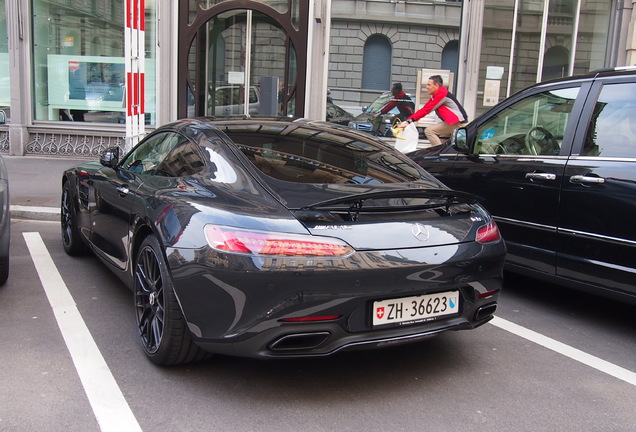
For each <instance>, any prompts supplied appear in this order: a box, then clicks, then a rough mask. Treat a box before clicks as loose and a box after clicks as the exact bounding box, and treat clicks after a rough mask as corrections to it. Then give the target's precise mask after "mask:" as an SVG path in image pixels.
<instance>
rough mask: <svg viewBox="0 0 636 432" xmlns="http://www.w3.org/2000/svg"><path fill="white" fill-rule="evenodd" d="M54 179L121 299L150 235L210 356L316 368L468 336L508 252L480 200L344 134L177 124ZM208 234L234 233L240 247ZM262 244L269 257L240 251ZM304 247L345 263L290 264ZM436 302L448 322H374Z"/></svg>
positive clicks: (320, 126)
mask: <svg viewBox="0 0 636 432" xmlns="http://www.w3.org/2000/svg"><path fill="white" fill-rule="evenodd" d="M63 182H64V183H65V184H66V185H71V187H70V194H71V195H72V196H73V198H74V199H75V200H77V208H78V214H77V218H76V220H77V224H78V225H79V226H78V231H79V232H80V233H81V234H82V239H83V240H84V241H85V242H86V243H87V244H88V245H89V246H90V248H91V249H92V250H93V251H94V252H95V253H96V255H97V256H98V257H99V258H100V259H102V260H103V261H104V262H105V263H106V264H108V266H109V267H110V268H111V269H112V270H113V271H115V273H116V274H118V276H119V277H121V279H122V280H123V281H125V282H126V283H127V284H128V285H129V286H131V287H133V286H134V285H135V280H136V279H138V278H139V277H140V274H139V268H138V267H139V266H138V263H137V262H136V258H135V257H137V256H138V251H139V248H140V245H141V244H142V242H143V241H144V238H146V237H148V236H149V235H154V236H156V237H157V238H158V239H159V244H160V245H161V248H162V254H163V255H164V256H165V262H166V264H167V268H168V272H169V275H170V286H171V288H172V289H173V290H174V294H175V296H176V298H177V299H178V305H179V309H180V313H181V314H182V315H183V318H184V321H185V323H186V325H187V328H188V330H189V333H190V334H191V337H192V339H193V341H194V342H195V343H196V344H197V345H198V346H200V347H203V348H204V349H206V350H208V351H211V352H219V353H227V354H233V355H243V356H252V357H296V356H321V355H327V354H331V353H334V352H336V351H339V350H343V349H353V348H357V347H362V346H382V345H391V344H394V343H401V342H411V341H415V340H419V339H421V338H424V337H428V336H430V335H433V334H436V333H438V332H441V331H445V330H450V329H452V330H459V329H468V328H474V327H477V326H479V325H481V324H483V323H485V322H487V321H488V320H490V319H491V318H492V314H493V313H494V311H495V309H496V304H497V298H498V293H499V290H500V289H501V281H502V279H501V272H502V266H503V257H504V254H505V245H504V242H503V240H502V239H501V238H500V237H499V235H498V232H497V231H496V225H494V223H493V222H492V220H491V218H490V215H489V214H488V213H487V212H486V211H485V210H484V209H483V207H482V206H481V205H480V204H479V203H478V202H477V199H476V198H475V197H473V196H471V195H468V194H462V193H459V192H455V191H451V190H449V189H448V188H447V187H446V186H445V185H443V184H442V183H440V182H439V181H438V180H436V179H435V178H434V177H433V176H431V175H429V174H428V173H426V172H425V171H424V170H422V169H421V168H419V167H418V166H417V165H416V164H414V163H413V162H412V161H410V160H409V159H408V158H407V157H405V156H404V155H402V154H400V153H398V152H396V151H395V150H394V149H393V148H392V147H391V146H388V145H386V144H384V143H383V142H381V141H380V140H376V139H374V138H372V137H370V136H369V135H368V134H363V133H359V132H356V131H353V130H351V129H349V128H347V127H342V126H337V125H330V124H327V123H322V122H309V121H303V120H296V121H293V120H289V119H276V120H275V119H251V120H246V119H235V120H231V119H226V120H217V121H210V120H206V119H197V120H183V121H180V122H176V123H173V124H170V125H166V126H164V127H162V128H159V129H158V130H156V131H155V132H153V133H151V134H150V135H149V136H148V137H146V138H145V139H144V140H143V141H142V142H141V143H140V144H139V145H138V146H136V147H135V148H133V149H132V150H131V151H130V152H129V153H128V154H126V155H124V156H123V157H122V158H121V160H120V161H119V162H118V163H117V164H116V165H115V166H104V165H100V164H95V163H87V164H83V165H81V166H78V167H74V168H72V169H69V170H67V171H66V172H65V173H64V178H63ZM209 227H214V228H215V229H216V228H217V227H221V229H222V230H226V231H228V232H234V230H237V232H238V234H237V237H236V239H234V240H232V241H233V242H234V243H232V244H231V245H235V246H236V247H237V248H239V249H240V250H238V249H237V250H233V249H228V248H226V247H232V246H231V245H230V246H227V244H226V245H221V246H218V245H217V244H216V243H214V242H213V241H212V240H210V238H209V237H208V235H209ZM492 232H494V233H495V235H494V236H493V237H489V238H487V239H485V240H483V241H482V240H478V239H479V238H480V236H482V235H484V234H485V235H488V233H492ZM269 235H271V236H273V237H274V238H275V240H274V242H273V243H274V246H275V247H278V248H279V249H278V250H279V252H277V253H269V254H268V253H263V254H261V253H255V252H250V251H248V250H246V248H245V247H244V246H245V245H252V244H253V243H256V244H257V245H258V247H261V246H262V244H264V243H265V242H266V241H267V240H263V238H265V237H267V236H269ZM278 236H280V237H281V238H282V239H281V240H276V239H277V238H278ZM299 238H300V239H307V243H308V244H313V243H322V242H326V243H330V244H337V245H341V246H342V250H343V251H344V252H343V253H341V254H338V253H334V254H331V253H327V254H325V255H320V254H317V253H313V252H312V253H309V254H308V255H304V254H302V253H297V252H294V251H296V250H297V249H295V245H296V243H295V242H297V240H296V239H299ZM481 238H483V237H481ZM254 239H256V240H254ZM302 247H305V244H304V243H303V246H302ZM434 293H442V295H446V294H447V293H448V296H452V298H453V300H452V302H453V304H454V305H455V306H456V307H457V308H456V309H454V312H452V313H449V314H446V315H441V316H432V317H428V316H426V317H423V315H421V314H420V313H418V311H417V310H416V309H417V308H415V309H412V310H411V313H412V314H413V315H411V316H413V318H412V319H410V318H409V319H406V317H405V319H404V320H402V321H400V322H396V323H395V324H386V325H381V326H374V325H373V324H372V315H373V314H374V313H380V312H379V311H374V309H373V308H374V306H373V305H374V302H378V301H380V300H392V299H401V298H405V297H409V298H410V297H413V298H417V299H419V298H420V297H418V296H426V295H428V294H434ZM427 298H428V297H422V299H424V300H425V299H427ZM424 300H422V301H424ZM156 301H158V300H157V299H156V298H155V297H154V296H151V297H150V303H151V304H152V305H154V304H155V302H156ZM414 301H415V300H414ZM456 301H457V302H458V305H457V303H455V302H456ZM396 304H397V302H396ZM423 305H424V304H423V303H422V304H421V305H419V306H418V307H419V308H420V312H421V311H422V310H423V308H424V309H425V307H424V306H423ZM414 307H415V306H414ZM396 313H397V312H396ZM400 313H402V312H400ZM404 313H406V312H404ZM298 319H299V320H300V321H296V320H298Z"/></svg>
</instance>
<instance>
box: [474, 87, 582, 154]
mask: <svg viewBox="0 0 636 432" xmlns="http://www.w3.org/2000/svg"><path fill="white" fill-rule="evenodd" d="M578 92H579V87H573V88H566V89H559V90H551V91H545V92H542V93H538V94H534V95H530V96H528V97H526V98H524V99H522V100H520V101H518V102H516V103H514V104H512V105H510V106H509V107H507V108H505V109H503V110H502V111H501V112H499V113H498V114H497V115H495V116H493V117H492V118H491V119H489V120H488V121H487V122H485V123H483V124H482V125H480V126H479V127H478V129H477V135H476V136H477V139H476V142H475V147H474V153H476V154H504V155H505V154H507V155H558V154H559V152H560V150H561V144H562V142H563V136H564V135H565V130H566V127H567V124H568V120H569V118H570V113H571V112H572V107H573V106H574V101H575V100H576V97H577V95H578Z"/></svg>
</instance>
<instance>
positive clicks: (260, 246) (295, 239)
mask: <svg viewBox="0 0 636 432" xmlns="http://www.w3.org/2000/svg"><path fill="white" fill-rule="evenodd" d="M204 231H205V238H206V240H207V241H208V244H209V245H210V246H211V247H213V248H214V249H217V250H220V251H224V252H233V253H240V254H250V255H259V256H260V255H264V256H288V257H344V256H347V255H350V254H351V253H353V248H352V247H351V246H349V245H348V244H347V243H345V242H343V241H342V240H339V239H336V238H332V237H318V236H312V235H303V234H288V233H279V232H269V231H251V230H244V229H240V228H232V227H223V226H218V225H206V226H205V230H204Z"/></svg>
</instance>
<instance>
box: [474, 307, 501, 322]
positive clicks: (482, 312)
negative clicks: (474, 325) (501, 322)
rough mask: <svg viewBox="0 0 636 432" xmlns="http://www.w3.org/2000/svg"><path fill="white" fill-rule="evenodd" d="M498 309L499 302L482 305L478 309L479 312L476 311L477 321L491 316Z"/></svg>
mask: <svg viewBox="0 0 636 432" xmlns="http://www.w3.org/2000/svg"><path fill="white" fill-rule="evenodd" d="M496 310H497V303H491V304H489V305H486V306H482V307H480V308H479V309H477V312H475V321H481V320H483V319H485V318H488V317H490V316H491V315H492V314H494V313H495V311H496Z"/></svg>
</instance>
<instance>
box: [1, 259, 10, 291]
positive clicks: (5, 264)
mask: <svg viewBox="0 0 636 432" xmlns="http://www.w3.org/2000/svg"><path fill="white" fill-rule="evenodd" d="M8 278H9V257H8V256H4V257H0V285H4V283H5V282H6V281H7V279H8Z"/></svg>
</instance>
